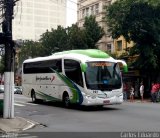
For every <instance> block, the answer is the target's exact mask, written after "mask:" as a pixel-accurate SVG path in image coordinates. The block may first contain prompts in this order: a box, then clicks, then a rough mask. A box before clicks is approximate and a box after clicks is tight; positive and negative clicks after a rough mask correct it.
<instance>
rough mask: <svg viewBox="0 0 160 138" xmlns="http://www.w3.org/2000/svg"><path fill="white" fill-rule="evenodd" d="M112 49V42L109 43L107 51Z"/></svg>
mask: <svg viewBox="0 0 160 138" xmlns="http://www.w3.org/2000/svg"><path fill="white" fill-rule="evenodd" d="M111 49H112V45H111V44H107V51H108V52H111Z"/></svg>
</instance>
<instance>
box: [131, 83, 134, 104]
mask: <svg viewBox="0 0 160 138" xmlns="http://www.w3.org/2000/svg"><path fill="white" fill-rule="evenodd" d="M130 102H134V88H133V86H132V85H131V89H130Z"/></svg>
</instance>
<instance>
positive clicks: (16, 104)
mask: <svg viewBox="0 0 160 138" xmlns="http://www.w3.org/2000/svg"><path fill="white" fill-rule="evenodd" d="M14 105H15V106H25V105H23V104H18V103H14Z"/></svg>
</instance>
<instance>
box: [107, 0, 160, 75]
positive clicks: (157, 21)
mask: <svg viewBox="0 0 160 138" xmlns="http://www.w3.org/2000/svg"><path fill="white" fill-rule="evenodd" d="M117 11H118V12H117ZM106 21H107V25H108V27H109V30H108V31H109V32H110V34H111V35H112V36H113V38H118V37H120V36H121V35H123V36H124V38H125V39H126V40H127V41H128V42H129V41H134V43H135V46H134V47H133V48H131V51H130V55H134V54H138V55H139V58H138V59H137V60H136V62H135V63H134V66H135V67H136V68H139V69H141V70H143V71H146V72H150V71H152V72H154V71H156V70H159V68H160V60H159V59H160V54H159V53H160V1H159V0H117V1H116V2H115V3H113V4H112V5H110V6H109V7H106Z"/></svg>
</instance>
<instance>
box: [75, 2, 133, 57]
mask: <svg viewBox="0 0 160 138" xmlns="http://www.w3.org/2000/svg"><path fill="white" fill-rule="evenodd" d="M115 1H116V0H78V13H77V14H78V25H79V27H82V26H83V23H84V19H85V17H86V16H90V15H94V16H96V21H97V22H98V23H99V25H100V26H101V27H102V28H104V31H105V35H104V36H103V37H102V39H101V40H100V41H99V42H98V43H97V45H98V48H99V49H101V50H103V51H107V52H110V53H116V55H117V56H119V55H121V54H122V53H124V52H126V50H127V49H128V48H130V47H131V46H133V43H132V42H131V43H127V42H126V41H125V39H124V37H122V36H121V37H119V38H118V39H114V40H113V39H112V37H110V35H109V33H108V32H107V24H106V22H105V20H104V17H105V9H104V7H105V6H109V5H110V4H112V3H113V2H115Z"/></svg>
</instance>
